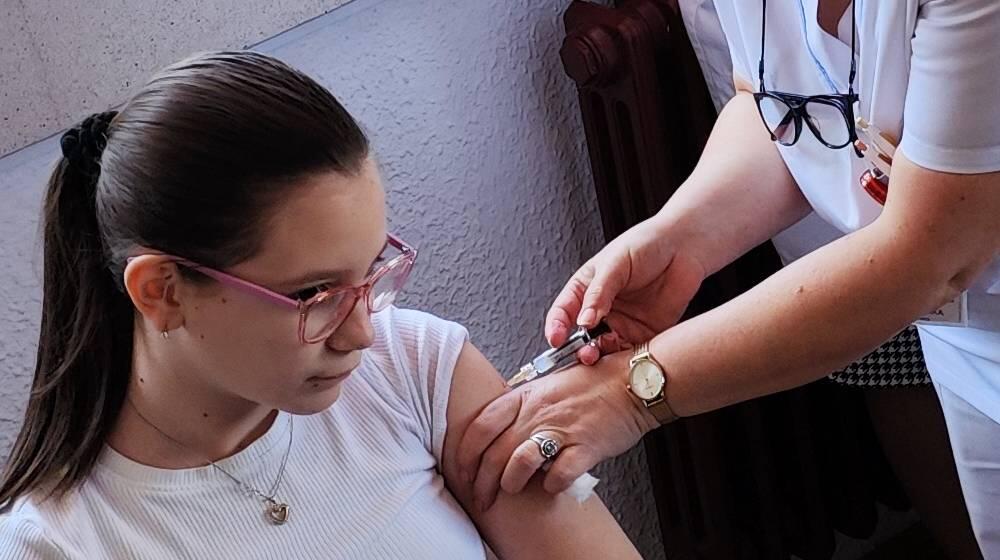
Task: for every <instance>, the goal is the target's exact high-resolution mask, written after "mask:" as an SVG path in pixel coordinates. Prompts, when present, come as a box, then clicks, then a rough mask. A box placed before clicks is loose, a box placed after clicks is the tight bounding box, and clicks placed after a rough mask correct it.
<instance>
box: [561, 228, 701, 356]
mask: <svg viewBox="0 0 1000 560" xmlns="http://www.w3.org/2000/svg"><path fill="white" fill-rule="evenodd" d="M704 278H705V269H704V267H703V266H701V264H700V263H699V262H698V260H697V259H696V258H694V256H692V255H690V254H688V253H687V252H685V251H684V247H683V246H682V245H681V244H679V243H678V242H677V240H675V239H672V238H671V235H670V231H669V229H667V228H664V227H663V226H661V225H658V224H657V223H656V222H655V218H654V219H650V220H646V221H645V222H642V223H640V224H638V225H636V226H634V227H632V228H631V229H629V230H628V231H626V232H625V233H623V234H622V235H620V236H619V237H618V238H617V239H615V240H614V241H612V242H611V243H609V244H608V245H607V246H606V247H604V248H603V249H601V251H600V252H598V253H597V254H596V255H594V256H593V257H592V258H591V259H590V260H589V261H587V262H586V263H585V264H584V265H583V266H581V267H580V269H579V270H577V271H576V273H575V274H574V275H573V276H572V278H570V279H569V282H567V283H566V286H565V287H563V289H562V291H561V292H560V293H559V295H558V296H556V299H555V301H554V302H553V304H552V307H551V308H550V309H549V312H548V315H547V316H546V318H545V338H546V339H547V340H548V342H549V344H551V345H552V346H559V345H560V344H562V343H563V342H565V341H566V337H567V336H568V335H569V334H570V333H571V332H572V331H573V330H575V328H576V326H577V325H582V326H585V327H588V328H590V327H593V326H595V325H597V323H598V322H599V321H600V320H601V319H604V320H605V321H606V322H607V323H608V325H609V326H610V327H611V329H612V330H613V331H614V332H613V333H612V335H609V336H604V337H601V339H600V347H599V348H594V347H590V346H588V347H585V348H583V349H582V350H581V351H580V359H581V360H582V361H583V362H584V363H585V364H592V363H594V362H595V361H597V359H598V358H599V357H600V355H601V354H607V353H611V352H617V351H619V350H621V349H623V348H628V347H629V346H631V345H637V344H639V343H642V342H645V341H647V340H649V339H651V338H653V336H655V335H657V334H659V333H661V332H663V331H665V330H666V329H668V328H669V327H671V326H673V325H674V324H675V323H676V322H677V321H678V320H679V319H680V317H681V315H682V314H683V313H684V310H685V309H687V306H688V303H690V301H691V298H693V297H694V294H695V292H697V291H698V287H699V286H701V282H702V280H704Z"/></svg>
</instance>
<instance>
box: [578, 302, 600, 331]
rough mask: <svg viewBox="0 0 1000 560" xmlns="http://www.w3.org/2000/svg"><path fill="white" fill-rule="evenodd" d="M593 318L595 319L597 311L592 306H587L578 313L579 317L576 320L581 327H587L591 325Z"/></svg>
mask: <svg viewBox="0 0 1000 560" xmlns="http://www.w3.org/2000/svg"><path fill="white" fill-rule="evenodd" d="M595 319H597V312H596V311H594V309H593V308H590V307H588V308H587V309H584V310H583V313H580V318H579V319H577V322H578V323H579V324H580V326H581V327H587V326H590V325H592V324H593V323H594V320H595Z"/></svg>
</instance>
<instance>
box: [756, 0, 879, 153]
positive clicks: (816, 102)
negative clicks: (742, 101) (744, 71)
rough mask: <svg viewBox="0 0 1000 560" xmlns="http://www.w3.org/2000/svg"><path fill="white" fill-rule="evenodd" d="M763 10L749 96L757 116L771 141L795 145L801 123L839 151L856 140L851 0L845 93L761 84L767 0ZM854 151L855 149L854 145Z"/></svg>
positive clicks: (854, 34) (854, 15)
mask: <svg viewBox="0 0 1000 560" xmlns="http://www.w3.org/2000/svg"><path fill="white" fill-rule="evenodd" d="M763 12H764V13H763V16H762V18H761V23H760V62H759V64H758V66H757V69H758V72H759V75H760V91H759V92H757V93H754V94H753V97H754V100H756V102H757V110H758V111H759V112H760V118H761V120H763V121H764V126H766V127H767V130H768V132H770V133H771V140H773V141H775V142H778V143H779V144H781V145H783V146H791V145H793V144H795V143H796V142H798V141H799V137H800V136H801V135H802V123H803V122H804V123H805V125H806V126H807V127H808V128H809V130H810V131H812V133H813V136H815V137H816V139H817V140H819V141H820V142H821V143H822V144H823V145H824V146H826V147H828V148H831V149H834V150H839V149H841V148H845V147H847V146H849V145H853V144H854V141H855V140H857V139H858V135H857V132H856V131H855V129H854V104H855V103H856V102H857V101H858V95H857V94H856V93H854V78H855V75H856V74H857V61H856V56H855V51H854V45H855V41H856V38H857V34H858V28H857V19H856V18H857V13H856V10H855V2H853V1H852V2H851V73H850V78H849V79H848V86H847V87H848V89H847V93H833V94H828V95H798V94H794V93H786V92H782V91H768V90H767V88H766V87H765V85H764V45H765V43H764V41H765V37H766V35H767V33H766V31H767V0H763ZM855 151H856V152H857V148H856V147H855ZM858 155H859V156H860V155H861V154H860V153H859V154H858Z"/></svg>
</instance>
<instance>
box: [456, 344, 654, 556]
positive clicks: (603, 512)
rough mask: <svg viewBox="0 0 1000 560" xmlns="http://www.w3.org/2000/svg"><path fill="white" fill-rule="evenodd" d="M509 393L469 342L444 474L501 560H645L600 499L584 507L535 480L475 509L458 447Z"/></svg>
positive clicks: (458, 368)
mask: <svg viewBox="0 0 1000 560" xmlns="http://www.w3.org/2000/svg"><path fill="white" fill-rule="evenodd" d="M504 391H505V387H504V383H503V380H502V379H501V377H500V375H499V374H498V373H497V371H496V369H494V368H493V366H492V365H491V364H490V363H489V361H488V360H487V359H486V358H485V357H484V356H483V355H482V354H481V353H480V352H479V351H478V350H476V348H475V347H474V346H472V344H469V343H466V344H465V347H464V348H463V349H462V353H461V354H460V356H459V358H458V363H457V364H456V366H455V372H454V375H453V377H452V383H451V393H450V396H449V399H448V413H447V417H448V427H447V433H446V436H445V441H444V457H443V465H442V471H443V473H444V478H445V481H446V483H447V485H448V488H449V489H450V490H451V492H452V493H453V494H454V495H455V497H456V498H457V499H458V501H459V502H460V503H461V504H462V506H463V507H464V508H465V510H466V511H467V512H468V513H469V516H470V517H471V518H472V520H473V521H474V522H475V524H476V526H477V527H478V528H479V531H480V533H481V534H482V535H483V537H484V538H485V539H486V541H487V542H488V543H489V545H490V547H491V548H492V549H493V550H494V551H496V553H497V554H498V555H499V556H500V557H501V558H518V559H522V558H523V559H532V558H538V559H543V558H544V559H553V560H558V559H560V558H566V559H569V558H573V559H587V558H602V559H603V558H639V555H638V553H637V552H636V550H635V548H634V547H633V546H632V543H631V542H630V541H629V540H628V538H627V537H626V536H625V533H624V532H623V531H622V530H621V528H620V527H619V526H618V524H617V523H616V522H615V520H614V518H613V517H612V516H611V514H610V513H609V512H608V510H607V508H605V507H604V504H603V503H602V502H601V501H600V499H599V498H597V497H596V496H594V497H591V498H590V499H588V500H586V501H585V502H583V503H582V504H580V503H577V501H576V500H575V499H573V498H571V497H569V496H566V495H561V494H560V495H556V496H552V495H550V494H548V493H546V492H545V490H544V489H543V488H542V486H541V483H540V482H541V481H540V479H539V477H535V479H533V480H532V482H531V483H530V484H529V485H528V487H527V488H525V490H524V491H523V492H521V493H520V494H516V495H511V494H506V493H504V492H503V491H501V492H500V495H499V496H498V497H497V501H496V503H495V504H494V505H493V507H491V508H490V509H489V510H488V511H486V512H485V513H481V512H479V511H477V510H476V508H475V507H474V506H473V505H472V485H471V484H469V483H467V482H465V481H464V480H461V477H460V476H459V474H458V466H457V461H456V455H457V446H458V443H459V441H460V440H461V436H462V434H463V433H464V432H465V428H466V427H467V426H468V425H469V424H470V423H471V422H472V420H473V419H474V418H475V417H476V415H477V414H478V413H479V411H480V410H482V408H483V407H485V406H486V405H487V404H488V403H489V402H491V401H492V400H493V399H494V398H496V397H497V396H499V395H501V394H502V393H503V392H504Z"/></svg>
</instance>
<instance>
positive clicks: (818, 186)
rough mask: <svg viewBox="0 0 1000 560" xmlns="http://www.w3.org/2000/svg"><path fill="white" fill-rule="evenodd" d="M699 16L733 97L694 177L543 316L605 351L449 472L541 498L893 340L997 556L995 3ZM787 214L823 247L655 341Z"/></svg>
mask: <svg viewBox="0 0 1000 560" xmlns="http://www.w3.org/2000/svg"><path fill="white" fill-rule="evenodd" d="M716 5H717V9H718V11H719V16H720V19H721V23H722V28H723V30H724V32H725V34H726V38H727V42H728V44H729V48H730V52H731V54H732V59H733V68H734V79H735V82H736V89H737V94H736V95H735V96H734V97H733V99H732V100H730V101H729V103H728V104H727V105H726V106H725V108H724V109H723V110H722V112H721V113H720V116H719V119H718V121H717V123H716V125H715V129H714V130H713V132H712V135H711V138H710V139H709V141H708V144H707V145H706V147H705V150H704V153H703V155H702V158H701V160H700V162H699V164H698V166H697V168H696V169H695V171H694V172H693V173H692V174H691V176H690V177H689V178H688V179H687V180H686V181H685V183H684V184H683V185H682V186H681V188H680V189H679V190H678V191H677V193H676V194H675V195H674V196H673V197H672V198H671V199H670V201H669V202H668V203H667V204H666V205H665V206H664V207H663V208H662V209H661V210H660V211H659V212H658V213H657V214H656V215H655V216H653V217H652V218H650V219H648V220H646V221H645V222H642V223H640V224H638V225H636V226H635V227H633V228H632V229H630V230H628V231H627V232H625V233H624V234H622V235H621V236H620V237H618V238H617V239H615V240H614V241H612V242H611V243H610V244H608V245H607V246H606V247H605V248H604V249H603V250H601V251H600V252H599V253H598V254H596V255H595V256H594V257H593V258H591V259H590V260H589V261H588V262H586V263H585V264H584V265H583V266H582V267H581V268H580V269H579V270H578V271H577V272H576V273H575V274H574V275H573V277H572V278H570V280H569V281H568V283H567V284H566V286H565V287H564V289H563V290H562V292H561V293H560V294H559V295H558V296H557V297H556V299H555V301H554V303H553V305H552V307H551V309H550V310H549V313H548V316H547V318H546V324H545V335H546V338H547V339H548V341H549V343H550V344H553V345H558V344H560V343H562V342H563V341H564V340H565V338H566V337H567V335H568V333H570V332H572V331H573V330H574V329H575V328H576V326H577V325H582V326H587V327H590V326H594V325H596V324H597V322H598V321H600V320H602V319H603V320H605V321H606V322H607V323H608V324H609V325H610V326H611V327H612V329H613V330H614V336H613V337H606V338H605V339H604V340H602V343H601V344H600V346H599V347H592V348H586V349H584V350H583V351H582V355H581V358H582V359H583V360H584V362H585V363H587V364H592V365H581V366H577V367H574V368H570V369H567V370H565V371H562V372H559V373H557V374H554V375H550V376H548V377H544V378H542V379H539V380H537V381H534V382H532V383H529V384H527V385H525V386H523V387H522V388H519V389H517V390H515V391H511V392H509V393H508V394H506V395H504V396H503V397H501V398H499V399H497V400H496V401H494V402H493V403H491V404H490V405H489V406H487V407H486V408H485V409H484V410H483V411H482V412H481V413H480V415H479V417H478V419H477V420H476V421H474V422H473V423H472V424H471V425H470V427H469V429H468V430H467V431H466V433H465V435H464V437H463V441H462V443H461V445H460V448H461V457H460V465H461V468H462V469H463V471H464V473H465V476H466V477H467V478H468V479H470V480H474V486H475V491H476V495H477V498H478V500H479V501H480V502H481V503H482V505H483V506H484V507H488V506H489V504H490V503H491V502H492V500H493V499H494V498H495V496H496V495H497V493H498V491H500V489H501V488H502V490H503V491H505V492H508V493H515V492H519V491H520V490H521V489H522V488H523V487H524V486H525V484H526V483H527V481H528V480H529V479H530V478H531V477H532V476H533V475H534V474H535V473H536V472H537V471H538V470H540V469H542V468H543V467H545V471H546V472H545V473H544V477H545V486H546V488H547V489H548V490H549V491H552V492H557V491H560V490H562V489H564V488H566V487H567V486H568V485H569V484H570V483H571V482H572V481H573V480H574V479H575V478H576V477H577V476H579V475H580V474H582V473H584V472H585V471H586V470H588V469H590V468H591V467H593V466H594V465H595V464H596V463H598V462H600V461H602V460H604V459H606V458H608V457H612V456H614V455H617V454H619V453H621V452H623V451H625V450H627V449H628V448H629V447H631V446H632V445H634V444H635V443H636V442H638V441H639V439H640V438H641V437H642V435H643V434H645V433H646V432H647V431H650V430H652V429H655V428H656V427H658V426H660V425H662V424H664V423H667V422H671V421H673V420H675V419H676V418H678V417H682V416H691V415H695V414H700V413H702V412H707V411H710V410H714V409H717V408H720V407H724V406H727V405H730V404H733V403H736V402H740V401H744V400H747V399H752V398H755V397H758V396H761V395H765V394H769V393H774V392H777V391H782V390H785V389H789V388H792V387H796V386H799V385H802V384H805V383H808V382H810V381H813V380H816V379H819V378H821V377H823V376H824V375H826V374H828V373H829V372H831V371H835V370H837V369H839V368H841V367H843V366H845V365H847V364H849V363H851V362H852V361H854V360H855V359H857V358H859V357H861V356H863V355H864V354H866V353H868V352H869V351H871V350H873V349H874V348H876V347H878V346H879V345H880V344H881V343H882V342H884V341H886V340H887V339H889V338H891V337H892V336H893V335H894V334H895V333H897V332H899V331H900V330H902V329H904V328H906V327H907V326H908V325H910V324H914V323H916V324H917V326H918V327H919V331H920V338H921V343H922V345H923V350H924V354H925V360H926V363H927V366H928V369H929V370H930V373H931V376H932V379H933V381H934V385H935V389H936V391H937V394H938V397H939V398H940V400H941V405H942V408H943V410H944V414H945V418H946V421H947V424H948V430H949V434H950V437H951V441H952V446H953V449H954V454H955V462H956V465H957V468H958V472H959V477H960V480H961V483H962V487H963V492H964V494H965V498H966V502H967V505H968V509H969V514H970V516H971V519H972V524H973V529H974V531H975V533H976V537H977V539H978V541H979V544H980V547H981V548H982V552H983V554H984V556H985V557H986V558H1000V443H998V442H1000V258H998V257H1000V56H998V54H1000V53H998V52H997V51H998V44H997V42H996V37H997V36H998V35H1000V3H998V2H996V1H995V0H952V1H941V0H902V1H899V2H871V1H868V2H857V3H853V2H850V0H771V1H770V2H767V1H766V0H764V1H763V2H760V3H758V2H737V1H734V0H728V1H717V2H716ZM859 119H860V120H859ZM897 140H898V142H897ZM897 144H898V145H897ZM862 156H864V157H862ZM880 174H882V175H880ZM810 211H815V212H816V213H817V214H819V215H820V216H821V217H822V218H824V219H825V220H826V221H828V222H829V223H831V224H833V225H834V226H836V227H837V228H839V229H840V230H842V231H844V232H845V233H847V235H845V236H844V237H842V238H840V239H837V240H836V241H833V242H831V243H829V244H828V245H826V246H824V247H821V248H820V249H818V250H816V251H814V252H813V253H811V254H809V255H807V256H805V257H803V258H802V259H800V260H798V261H796V262H795V263H793V264H792V265H790V266H788V267H786V268H784V269H782V270H780V271H779V272H777V273H775V274H774V275H773V276H771V277H770V278H768V279H767V280H766V281H764V282H762V283H761V284H760V285H758V286H757V287H755V288H754V289H752V290H750V291H749V292H747V293H745V294H743V295H742V296H740V297H738V298H736V299H734V300H732V301H730V302H728V303H727V304H725V305H723V306H720V307H718V308H716V309H714V310H712V311H709V312H707V313H704V314H702V315H699V316H697V317H694V318H692V319H690V320H687V321H684V322H683V323H680V324H677V325H676V326H675V324H676V322H677V321H678V319H679V318H680V316H681V314H682V313H683V312H684V310H685V308H686V306H687V305H688V303H689V301H690V300H691V298H692V296H693V295H694V293H695V292H696V291H697V289H698V287H699V286H700V284H701V282H702V281H703V280H704V278H705V277H707V276H708V275H711V274H712V273H714V272H716V271H718V270H719V269H721V268H722V267H724V266H725V265H727V264H728V263H730V262H732V261H733V260H735V259H736V258H738V257H739V256H740V255H742V254H743V253H745V252H746V251H748V250H750V249H751V248H753V247H755V246H756V245H758V244H760V243H762V242H764V241H766V240H768V239H770V238H771V237H772V236H774V235H775V234H777V233H778V232H780V231H782V230H784V229H785V228H787V227H789V226H791V225H792V224H794V223H796V222H797V221H798V220H800V219H801V218H803V217H804V216H806V215H807V214H808V213H809V212H810ZM532 436H536V437H534V438H532ZM538 441H551V443H550V445H549V449H548V452H545V453H543V451H544V450H543V449H542V446H541V445H540V444H538V443H537V442H538ZM553 448H554V449H556V450H557V452H556V454H555V455H553V454H552V453H551V451H552V449H553ZM655 475H656V473H653V476H655Z"/></svg>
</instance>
